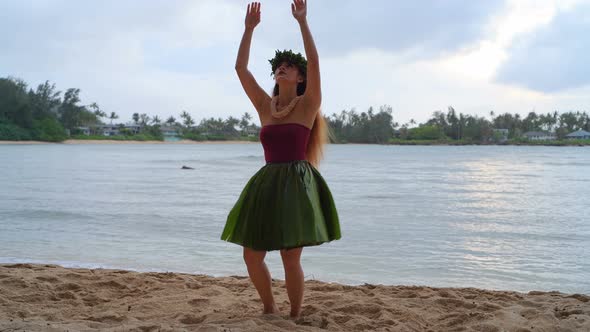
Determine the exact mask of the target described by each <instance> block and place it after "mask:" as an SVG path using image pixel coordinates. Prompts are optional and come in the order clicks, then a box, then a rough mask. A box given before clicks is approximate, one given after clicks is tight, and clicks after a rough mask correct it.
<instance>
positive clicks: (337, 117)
mask: <svg viewBox="0 0 590 332" xmlns="http://www.w3.org/2000/svg"><path fill="white" fill-rule="evenodd" d="M489 115H490V117H489V119H488V118H486V117H482V116H478V115H469V114H463V113H461V112H457V111H456V110H455V109H454V108H453V107H452V106H449V107H448V109H447V112H443V111H435V112H433V114H432V116H431V117H430V118H429V119H428V120H427V121H426V122H424V123H416V121H415V120H413V119H411V120H410V121H409V122H407V123H404V124H402V125H400V124H399V123H398V122H395V121H394V118H393V110H392V108H391V106H388V105H383V106H381V107H380V108H379V111H377V112H376V111H375V109H374V108H373V107H370V108H369V109H368V110H367V111H366V112H360V113H358V112H356V110H355V109H351V110H343V111H341V112H340V113H333V114H332V115H330V116H329V117H328V118H327V120H328V123H329V125H330V128H331V130H332V133H333V136H334V140H335V142H336V143H379V144H386V143H404V142H408V143H411V142H412V141H422V142H423V141H438V142H463V143H469V144H481V143H484V144H485V143H494V142H499V141H500V140H501V139H502V137H501V136H502V135H501V134H500V133H499V132H498V131H497V130H495V129H506V130H507V131H508V134H507V137H506V138H507V139H508V140H509V142H510V141H512V142H518V143H522V142H524V139H523V138H522V135H523V134H524V133H525V132H529V131H544V132H551V133H554V134H555V135H556V137H557V139H563V138H565V135H567V134H569V133H571V132H573V131H576V130H579V129H582V130H586V131H590V116H589V115H588V113H586V112H580V111H570V112H565V113H561V114H560V113H559V112H557V111H555V112H552V113H547V114H537V113H536V112H534V111H531V112H529V113H528V115H527V116H526V117H521V115H520V114H518V113H515V114H511V113H502V114H498V115H496V114H495V112H494V111H490V113H489Z"/></svg>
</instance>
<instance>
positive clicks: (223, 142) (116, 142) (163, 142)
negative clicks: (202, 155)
mask: <svg viewBox="0 0 590 332" xmlns="http://www.w3.org/2000/svg"><path fill="white" fill-rule="evenodd" d="M242 143H243V144H251V143H259V142H251V141H191V140H180V141H132V140H107V139H105V140H92V139H88V140H86V139H68V140H65V141H63V142H43V141H0V145H30V144H35V145H37V144H38V145H42V144H55V145H57V144H70V145H74V144H171V145H185V144H242Z"/></svg>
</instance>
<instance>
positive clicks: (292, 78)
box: [275, 61, 303, 84]
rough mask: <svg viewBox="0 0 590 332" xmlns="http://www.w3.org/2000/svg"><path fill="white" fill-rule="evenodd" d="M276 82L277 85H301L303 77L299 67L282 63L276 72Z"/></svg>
mask: <svg viewBox="0 0 590 332" xmlns="http://www.w3.org/2000/svg"><path fill="white" fill-rule="evenodd" d="M275 81H276V82H277V83H287V82H289V83H294V84H297V83H300V82H303V76H302V75H301V74H300V73H299V69H298V68H297V66H295V65H292V64H289V63H288V62H286V61H284V62H282V63H281V64H280V65H279V66H278V67H277V69H276V70H275Z"/></svg>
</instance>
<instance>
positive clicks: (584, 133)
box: [565, 129, 590, 139]
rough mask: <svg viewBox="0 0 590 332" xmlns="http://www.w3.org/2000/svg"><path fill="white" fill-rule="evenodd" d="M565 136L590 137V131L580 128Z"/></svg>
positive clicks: (570, 137)
mask: <svg viewBox="0 0 590 332" xmlns="http://www.w3.org/2000/svg"><path fill="white" fill-rule="evenodd" d="M565 138H567V139H590V133H589V132H587V131H585V130H582V129H578V130H576V131H574V132H572V133H569V134H567V135H565Z"/></svg>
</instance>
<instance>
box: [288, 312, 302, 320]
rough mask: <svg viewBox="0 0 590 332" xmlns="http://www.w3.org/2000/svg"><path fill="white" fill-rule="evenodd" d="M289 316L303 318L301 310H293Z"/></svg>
mask: <svg viewBox="0 0 590 332" xmlns="http://www.w3.org/2000/svg"><path fill="white" fill-rule="evenodd" d="M289 317H291V319H299V318H301V310H299V311H297V312H294V311H291V313H290V314H289Z"/></svg>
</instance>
